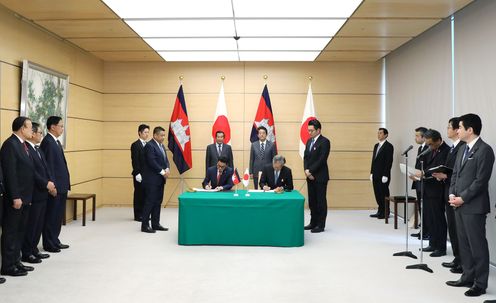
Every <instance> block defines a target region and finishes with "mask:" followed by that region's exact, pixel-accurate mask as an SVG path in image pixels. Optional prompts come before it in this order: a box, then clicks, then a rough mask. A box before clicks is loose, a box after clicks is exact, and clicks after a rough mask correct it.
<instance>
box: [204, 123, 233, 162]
mask: <svg viewBox="0 0 496 303" xmlns="http://www.w3.org/2000/svg"><path fill="white" fill-rule="evenodd" d="M225 136H226V135H225V134H224V132H223V131H221V130H219V131H217V132H216V133H215V143H212V144H209V145H207V151H206V153H205V170H207V169H208V168H209V167H211V166H215V165H216V164H217V160H218V159H219V157H220V156H224V157H226V158H227V166H229V167H234V158H233V152H232V148H231V145H229V144H225V143H224V138H225Z"/></svg>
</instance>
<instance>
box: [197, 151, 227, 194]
mask: <svg viewBox="0 0 496 303" xmlns="http://www.w3.org/2000/svg"><path fill="white" fill-rule="evenodd" d="M227 161H228V159H227V158H226V157H225V156H220V157H219V159H218V161H217V165H216V166H211V167H209V168H208V169H207V175H206V176H205V179H204V180H203V182H202V186H203V188H204V189H215V190H218V191H222V190H230V189H231V187H233V183H232V174H233V169H232V168H230V167H228V166H227Z"/></svg>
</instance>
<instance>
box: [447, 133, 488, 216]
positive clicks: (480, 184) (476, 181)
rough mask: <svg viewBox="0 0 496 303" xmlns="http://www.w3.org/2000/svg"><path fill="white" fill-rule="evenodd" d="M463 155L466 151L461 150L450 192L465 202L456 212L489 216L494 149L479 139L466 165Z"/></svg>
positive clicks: (452, 177) (457, 158)
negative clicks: (489, 187) (490, 180)
mask: <svg viewBox="0 0 496 303" xmlns="http://www.w3.org/2000/svg"><path fill="white" fill-rule="evenodd" d="M463 154H464V149H460V151H459V152H458V154H457V156H456V162H455V168H454V170H453V175H452V176H451V186H450V191H449V193H450V194H453V195H455V196H457V197H461V198H462V199H463V201H464V203H463V204H462V206H460V207H458V208H457V209H456V211H460V212H461V213H462V214H487V213H489V212H490V205H489V189H488V186H489V179H490V178H491V173H492V170H493V164H494V152H493V149H492V148H491V146H489V145H488V144H487V143H486V142H484V141H482V139H481V138H479V140H477V142H476V143H475V145H474V146H473V147H472V150H470V152H469V155H468V156H467V160H466V161H464V163H462V158H463Z"/></svg>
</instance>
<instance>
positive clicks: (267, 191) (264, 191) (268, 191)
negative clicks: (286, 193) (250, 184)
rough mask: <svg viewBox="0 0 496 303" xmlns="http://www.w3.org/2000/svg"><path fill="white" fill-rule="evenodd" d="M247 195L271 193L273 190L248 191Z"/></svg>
mask: <svg viewBox="0 0 496 303" xmlns="http://www.w3.org/2000/svg"><path fill="white" fill-rule="evenodd" d="M248 192H249V193H273V192H274V190H272V189H271V190H263V189H249V190H248Z"/></svg>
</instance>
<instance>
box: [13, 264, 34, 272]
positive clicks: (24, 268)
mask: <svg viewBox="0 0 496 303" xmlns="http://www.w3.org/2000/svg"><path fill="white" fill-rule="evenodd" d="M16 267H17V268H18V269H20V270H24V271H33V270H34V267H33V266H27V265H24V264H22V263H21V262H19V263H17V264H16Z"/></svg>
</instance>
